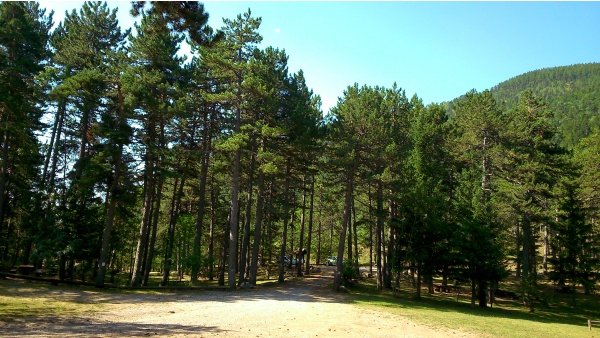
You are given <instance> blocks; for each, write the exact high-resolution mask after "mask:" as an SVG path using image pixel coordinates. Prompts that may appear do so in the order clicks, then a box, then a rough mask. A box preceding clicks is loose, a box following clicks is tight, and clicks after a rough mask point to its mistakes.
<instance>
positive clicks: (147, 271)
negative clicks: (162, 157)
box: [142, 174, 165, 285]
mask: <svg viewBox="0 0 600 338" xmlns="http://www.w3.org/2000/svg"><path fill="white" fill-rule="evenodd" d="M164 182H165V178H164V176H163V175H162V174H158V186H157V188H156V203H155V206H154V210H153V213H154V215H153V216H152V229H151V232H150V242H149V243H148V257H147V259H146V266H145V267H144V280H143V281H142V285H148V278H149V277H150V271H152V261H153V260H154V245H155V243H156V232H157V230H158V219H159V216H160V204H161V201H162V188H163V184H164Z"/></svg>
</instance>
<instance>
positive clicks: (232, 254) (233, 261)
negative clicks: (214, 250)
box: [227, 109, 242, 289]
mask: <svg viewBox="0 0 600 338" xmlns="http://www.w3.org/2000/svg"><path fill="white" fill-rule="evenodd" d="M236 115H237V116H236V121H239V122H236V124H237V126H236V132H239V126H240V124H241V117H240V111H239V109H238V110H237V111H236ZM241 158H242V149H241V148H238V149H237V150H236V151H235V154H234V156H233V175H232V178H231V182H232V183H231V208H230V210H229V214H230V216H229V217H230V218H229V260H228V267H227V279H228V286H229V288H230V289H235V287H236V280H235V273H236V271H237V254H238V252H237V248H238V238H239V236H238V222H239V218H238V214H239V210H240V201H239V191H240V167H241Z"/></svg>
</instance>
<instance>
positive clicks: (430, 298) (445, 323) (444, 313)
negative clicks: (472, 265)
mask: <svg viewBox="0 0 600 338" xmlns="http://www.w3.org/2000/svg"><path fill="white" fill-rule="evenodd" d="M409 291H410V290H402V291H401V292H400V294H399V295H398V296H394V295H393V294H392V293H391V292H390V291H377V290H376V287H375V285H373V284H372V283H370V282H366V284H365V283H363V284H361V285H359V286H356V287H354V288H352V292H351V298H352V299H353V302H354V303H355V304H356V305H358V306H361V307H366V308H371V309H376V310H381V311H386V312H388V313H392V314H395V315H399V316H403V317H406V318H408V319H410V320H413V321H415V322H418V323H420V324H423V325H427V326H429V327H432V328H434V329H435V328H437V329H439V328H440V327H444V328H449V329H454V330H459V331H463V332H470V333H474V334H476V335H478V336H490V337H525V338H536V337H540V338H546V337H582V336H585V337H600V328H598V329H592V332H590V331H588V327H587V318H588V317H590V318H599V317H600V311H598V305H597V300H598V296H597V295H594V296H585V297H584V296H583V295H580V300H579V302H578V304H579V306H565V305H564V304H561V302H559V301H557V302H554V303H552V304H550V305H549V306H547V307H543V308H540V309H537V310H536V312H534V313H530V312H529V311H528V309H527V308H525V307H523V306H522V305H520V304H519V303H518V302H517V301H505V300H500V302H498V303H497V304H495V305H494V308H479V307H477V306H475V307H472V306H471V305H470V303H469V302H468V301H467V299H466V296H465V297H462V296H461V297H462V299H459V301H458V302H457V301H456V297H451V296H448V295H445V294H438V293H436V294H434V295H428V294H427V293H426V292H424V294H423V297H422V299H421V300H416V299H414V298H413V293H412V292H409ZM592 298H593V299H592Z"/></svg>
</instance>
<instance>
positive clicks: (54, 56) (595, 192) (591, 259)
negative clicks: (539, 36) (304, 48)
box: [0, 2, 600, 309]
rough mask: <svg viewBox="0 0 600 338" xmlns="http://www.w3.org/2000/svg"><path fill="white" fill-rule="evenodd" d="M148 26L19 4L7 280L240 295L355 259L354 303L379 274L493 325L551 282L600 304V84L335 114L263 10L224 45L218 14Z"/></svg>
mask: <svg viewBox="0 0 600 338" xmlns="http://www.w3.org/2000/svg"><path fill="white" fill-rule="evenodd" d="M132 7H133V8H132V10H131V12H132V14H133V15H137V16H138V17H139V19H140V20H139V24H136V26H135V27H134V28H133V31H130V30H125V31H124V30H122V29H121V28H120V26H119V23H118V22H117V20H116V15H115V14H116V10H115V9H110V8H108V6H107V5H106V3H102V2H86V3H85V4H84V5H83V7H82V8H81V9H78V10H73V11H72V12H70V13H67V15H66V17H65V19H64V21H63V22H60V23H58V25H57V27H56V28H54V29H53V28H52V27H53V20H52V13H46V11H45V10H44V9H41V8H40V7H39V5H38V4H37V3H35V2H2V3H1V4H0V46H1V48H0V72H1V76H0V81H1V84H0V133H1V135H0V137H1V141H0V142H1V145H2V149H1V152H0V160H1V162H0V258H1V261H2V268H3V269H6V270H9V269H11V268H13V267H15V266H19V265H31V266H34V267H35V268H37V269H45V270H46V271H56V273H57V275H58V278H60V279H61V280H63V279H64V280H73V279H78V280H84V281H85V280H88V281H89V280H92V281H94V282H95V283H96V284H97V285H98V286H102V285H105V284H107V283H113V282H114V283H117V282H118V283H122V284H128V285H131V286H143V285H149V280H150V278H149V277H150V275H151V274H154V275H156V274H160V276H162V277H161V281H160V284H161V285H167V284H169V283H170V282H172V281H173V280H182V279H185V280H188V281H189V283H191V284H192V285H194V284H197V283H199V282H200V281H204V280H217V281H218V283H219V284H220V285H227V286H228V287H230V288H237V287H241V286H246V285H255V284H256V281H257V279H265V278H273V276H277V278H278V280H279V281H280V282H283V281H284V279H285V274H286V273H287V272H288V271H289V270H290V269H291V262H292V260H291V259H287V258H286V257H289V256H292V257H293V258H299V259H300V258H301V257H304V259H305V260H306V262H307V263H308V264H304V265H303V264H297V265H296V267H295V269H296V270H295V273H296V274H297V275H302V274H309V273H310V265H311V264H312V265H314V264H322V263H323V262H324V261H325V259H326V258H327V257H328V256H337V266H336V275H335V280H334V287H335V288H336V289H339V287H340V286H341V285H342V284H343V283H345V281H346V280H348V279H350V278H352V277H353V276H355V275H356V274H357V273H358V266H359V264H360V265H367V266H368V267H369V269H370V271H371V273H372V274H374V275H375V276H376V278H377V285H378V288H379V289H384V288H392V286H393V285H395V284H397V283H400V281H401V280H405V279H407V280H409V281H410V282H411V283H412V284H413V285H414V290H415V296H416V297H420V292H421V289H422V288H421V286H422V285H423V286H425V285H427V286H428V288H429V292H433V280H434V279H436V280H441V282H440V283H442V284H444V285H450V284H452V285H457V284H462V285H466V286H468V287H469V288H470V290H471V295H472V297H471V302H472V304H478V305H479V306H482V307H485V306H487V305H486V304H487V300H486V297H487V296H486V295H487V293H488V291H489V290H494V289H495V288H497V285H498V283H499V282H500V281H502V280H503V279H504V278H505V277H506V276H508V274H516V275H517V276H518V277H520V281H521V286H520V290H521V295H522V296H523V297H522V299H523V302H524V305H526V306H529V307H531V308H532V309H533V308H534V307H535V306H536V303H537V302H538V301H539V298H538V297H537V295H538V293H537V283H538V278H540V276H541V275H542V274H543V275H545V276H546V277H547V278H550V279H551V280H552V281H554V282H555V283H556V285H557V286H558V287H560V288H563V289H565V288H567V289H569V290H573V291H575V290H583V291H584V292H585V293H591V292H594V290H595V287H596V286H597V281H598V276H599V275H598V271H599V269H600V261H599V257H600V256H599V254H600V252H599V249H600V237H599V235H600V233H599V232H600V225H599V224H598V219H599V216H600V211H599V208H598V207H599V206H600V191H599V189H598V184H599V182H600V170H599V168H600V131H599V130H598V128H597V127H598V123H599V122H598V107H599V106H598V97H599V94H600V88H599V87H598V85H599V82H598V79H599V78H600V67H599V65H598V64H589V65H576V66H569V67H561V68H555V69H550V70H543V71H536V72H532V73H528V74H525V75H522V76H520V77H516V78H514V79H512V80H509V81H507V82H505V83H502V84H500V85H498V86H497V87H495V88H493V89H492V90H486V91H483V92H477V91H474V90H473V91H470V92H468V93H466V94H465V95H464V96H462V97H461V98H458V99H456V100H455V101H453V103H452V106H451V111H449V109H448V106H447V105H442V104H430V105H424V103H423V100H422V99H421V98H419V97H418V96H416V95H415V96H413V97H410V98H409V97H407V96H406V94H405V91H404V90H403V89H401V88H400V87H399V86H398V85H396V84H393V85H392V86H391V87H379V86H368V85H358V84H353V85H350V86H348V88H347V89H346V90H345V91H344V93H343V95H342V96H341V97H340V98H339V99H338V102H337V105H336V106H334V107H333V108H332V109H331V111H330V112H325V114H324V113H323V112H322V111H321V101H320V97H319V96H318V95H317V94H315V93H313V92H312V90H311V89H310V88H309V86H308V84H307V83H308V81H309V80H310V79H306V78H305V77H304V74H303V72H302V71H299V72H297V73H290V72H289V71H288V68H287V60H288V56H287V55H286V53H285V52H284V51H283V50H280V49H277V48H276V47H265V48H263V47H261V45H260V43H261V40H262V38H261V36H260V34H259V33H258V28H259V26H260V24H261V19H260V18H256V17H253V16H252V13H251V11H250V10H248V11H247V12H246V13H242V14H240V15H238V16H237V17H236V18H233V19H224V20H223V26H222V27H220V28H212V27H209V26H208V25H207V21H208V14H207V12H206V11H205V8H204V6H203V5H202V4H201V3H196V2H152V3H144V2H134V3H133V6H132ZM184 40H186V41H187V42H188V43H189V44H190V46H191V48H192V54H193V56H192V57H191V58H189V59H184V58H182V57H180V56H178V50H179V47H180V44H181V43H182V42H183V41H184ZM123 276H125V277H123ZM546 277H544V278H546ZM119 278H121V279H119ZM123 278H125V279H123ZM576 288H577V289H576Z"/></svg>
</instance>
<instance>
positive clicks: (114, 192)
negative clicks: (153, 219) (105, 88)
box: [44, 86, 127, 286]
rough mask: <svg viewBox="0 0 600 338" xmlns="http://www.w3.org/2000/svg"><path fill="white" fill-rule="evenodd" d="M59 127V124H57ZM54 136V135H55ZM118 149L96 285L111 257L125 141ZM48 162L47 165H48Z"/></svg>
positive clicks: (121, 122) (121, 118)
mask: <svg viewBox="0 0 600 338" xmlns="http://www.w3.org/2000/svg"><path fill="white" fill-rule="evenodd" d="M117 90H118V100H119V101H118V102H119V108H118V109H119V127H120V128H119V129H120V130H121V131H122V130H123V127H124V125H125V124H126V123H127V122H126V121H125V120H124V119H125V113H124V111H123V104H124V103H123V94H122V92H121V87H120V86H117ZM60 120H61V121H60V123H59V125H60V126H61V128H62V118H61V119H60ZM57 128H58V126H57ZM58 132H59V133H60V132H61V131H60V130H58ZM53 136H54V135H53ZM56 139H57V141H56V142H58V140H60V134H58V135H57V137H56ZM118 145H119V146H118V150H117V154H116V155H117V158H116V161H115V171H114V174H113V178H112V184H111V187H110V193H109V194H108V195H107V198H110V202H109V204H108V211H107V213H106V222H105V226H104V233H103V234H102V248H101V251H100V262H99V267H98V274H97V276H96V285H98V286H103V285H104V279H105V277H106V269H107V267H108V264H109V262H108V258H109V254H110V252H109V250H110V244H111V237H112V229H113V224H114V219H115V209H116V206H117V200H118V193H119V180H120V179H121V166H122V162H123V160H122V159H123V142H122V141H121V142H118ZM47 163H48V162H46V166H47ZM55 165H56V164H55V163H53V166H55ZM45 172H46V169H44V174H45ZM52 172H54V170H52Z"/></svg>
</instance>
